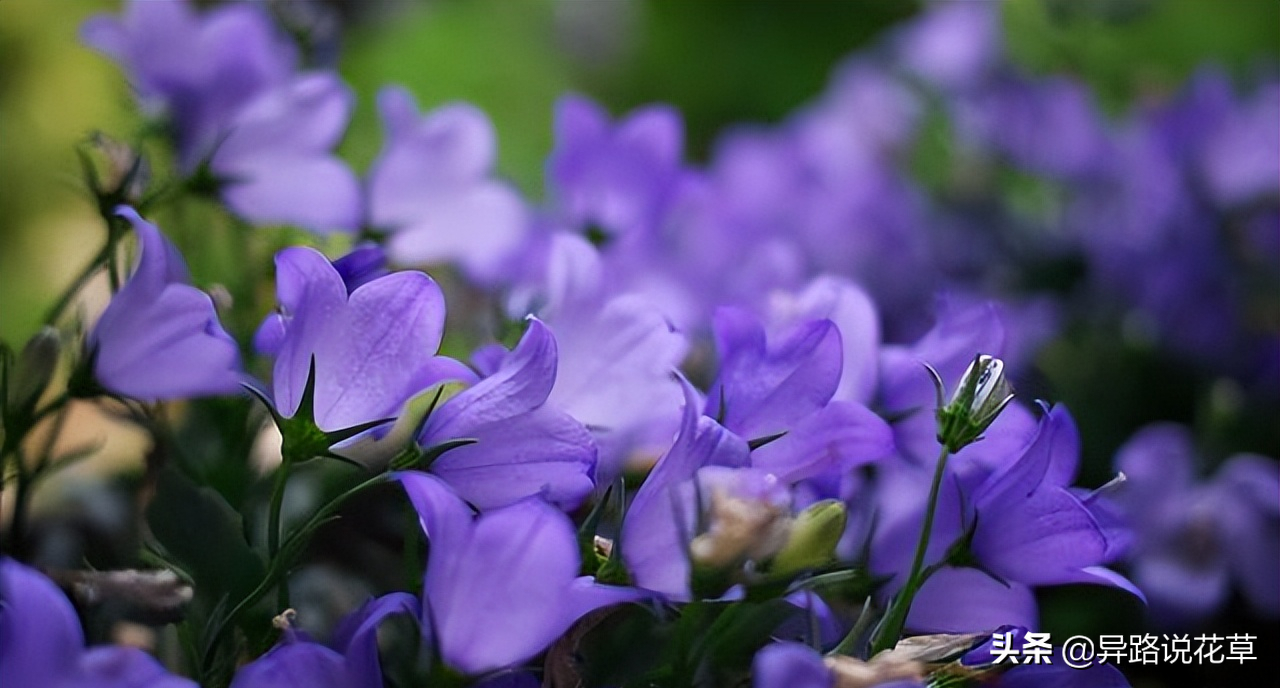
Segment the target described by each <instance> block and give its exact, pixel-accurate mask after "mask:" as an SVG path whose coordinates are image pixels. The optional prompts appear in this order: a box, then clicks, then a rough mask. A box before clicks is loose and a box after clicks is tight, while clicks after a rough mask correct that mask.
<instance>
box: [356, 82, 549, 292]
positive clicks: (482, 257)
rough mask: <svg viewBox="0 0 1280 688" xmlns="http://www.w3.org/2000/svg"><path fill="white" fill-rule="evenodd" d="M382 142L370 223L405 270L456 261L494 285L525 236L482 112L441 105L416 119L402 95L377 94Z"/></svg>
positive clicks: (516, 199) (523, 215)
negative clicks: (499, 170) (383, 235)
mask: <svg viewBox="0 0 1280 688" xmlns="http://www.w3.org/2000/svg"><path fill="white" fill-rule="evenodd" d="M378 109H379V111H380V112H381V115H382V124H383V128H384V129H385V130H386V141H385V142H384V144H383V147H382V152H381V153H380V154H379V156H378V159H377V160H375V161H374V163H373V167H372V168H371V169H370V171H369V180H368V193H369V209H368V216H369V223H370V224H371V225H372V226H373V227H374V228H376V229H378V230H381V231H385V232H387V233H388V234H389V237H388V240H387V251H388V253H389V254H390V256H391V257H392V259H393V260H395V261H396V262H399V263H404V264H421V263H437V262H444V261H451V262H455V263H457V264H459V265H461V266H462V268H463V269H464V270H466V271H467V274H468V275H469V276H470V277H472V278H473V279H477V280H481V281H492V280H494V279H496V278H497V277H498V276H499V274H498V270H499V268H501V267H502V266H503V263H504V261H505V260H506V259H507V257H508V256H509V254H511V253H512V251H514V250H515V249H516V248H517V247H518V246H519V245H520V244H521V242H522V240H523V239H524V237H525V235H526V234H527V232H528V225H529V218H528V217H527V215H528V212H527V210H526V209H525V206H524V202H523V200H522V199H521V198H520V196H519V194H518V193H517V192H516V190H515V189H514V188H513V187H512V186H511V185H510V184H507V183H506V182H503V181H500V180H498V179H497V178H495V176H494V173H493V165H494V160H495V158H496V156H497V151H496V146H497V143H496V136H495V134H494V131H493V125H492V124H491V123H490V122H489V119H488V118H487V117H486V116H485V114H484V113H483V112H481V111H480V110H478V109H476V108H474V107H472V106H470V105H465V104H454V105H446V106H444V107H442V108H439V109H437V110H434V111H432V112H430V113H427V115H426V116H425V117H424V116H420V115H419V114H418V108H417V105H416V104H415V103H414V102H413V97H412V96H411V95H410V94H409V93H408V92H407V91H405V90H404V89H400V88H385V89H383V90H382V92H381V93H379V94H378Z"/></svg>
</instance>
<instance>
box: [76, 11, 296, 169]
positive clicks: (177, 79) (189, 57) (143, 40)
mask: <svg viewBox="0 0 1280 688" xmlns="http://www.w3.org/2000/svg"><path fill="white" fill-rule="evenodd" d="M80 33H81V38H82V40H84V42H85V43H87V44H88V45H90V46H91V47H93V48H96V49H97V50H100V51H102V52H103V53H105V54H106V55H108V56H110V57H111V58H112V59H114V60H116V61H117V62H119V63H120V65H121V66H122V67H124V69H125V71H126V72H127V73H128V76H129V81H130V83H131V84H133V86H134V88H136V89H137V90H138V95H139V96H140V98H141V99H142V103H143V105H144V107H148V108H149V109H151V110H152V111H153V113H154V114H159V115H164V116H166V117H168V118H169V121H170V122H171V123H172V125H173V127H174V129H175V135H176V138H177V148H178V159H179V163H180V167H182V169H183V170H184V171H185V172H187V173H190V172H193V171H194V170H195V169H196V167H197V166H198V165H199V164H200V163H201V162H203V161H204V160H205V159H207V158H208V156H209V155H210V154H211V153H212V152H213V149H214V147H215V146H216V145H217V144H218V143H219V141H220V140H221V139H222V137H223V136H224V135H225V134H226V133H227V131H228V130H229V128H230V127H231V124H232V121H233V120H234V119H235V117H236V115H237V113H238V112H239V111H240V110H241V108H243V107H244V106H245V105H246V104H248V103H249V102H250V101H252V100H253V99H254V98H256V97H258V96H259V95H261V94H262V93H265V92H267V91H269V90H272V89H273V88H275V87H277V86H283V85H284V84H285V83H286V82H288V81H289V79H290V78H291V77H292V76H293V73H294V69H295V67H296V63H297V55H296V50H295V48H294V46H293V43H292V42H291V41H290V40H289V39H288V38H287V37H286V36H283V35H282V34H281V33H279V32H278V31H277V30H276V28H275V26H274V24H273V22H272V20H271V17H270V15H268V14H267V12H266V11H265V10H264V9H263V7H262V6H261V5H255V4H251V3H234V4H229V5H224V6H221V7H218V8H216V9H212V10H210V11H208V12H204V13H201V14H197V13H196V12H195V11H193V9H192V8H191V6H190V5H189V4H188V3H187V2H185V1H182V0H178V1H174V2H152V1H150V0H130V1H129V2H128V4H127V5H126V7H125V10H124V14H123V15H122V16H120V17H112V16H108V15H96V16H94V17H92V18H90V19H89V20H88V21H86V22H85V23H84V25H83V26H82V27H81V32H80Z"/></svg>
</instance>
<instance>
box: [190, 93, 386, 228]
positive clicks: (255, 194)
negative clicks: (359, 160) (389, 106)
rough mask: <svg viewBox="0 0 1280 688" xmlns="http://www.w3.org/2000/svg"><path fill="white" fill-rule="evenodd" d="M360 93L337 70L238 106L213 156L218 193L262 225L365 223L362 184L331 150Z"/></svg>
mask: <svg viewBox="0 0 1280 688" xmlns="http://www.w3.org/2000/svg"><path fill="white" fill-rule="evenodd" d="M353 104H354V97H353V96H352V94H351V90H350V89H349V88H348V87H347V86H346V84H344V83H342V80H341V79H340V78H339V77H338V76H337V75H336V74H331V73H327V72H326V73H309V74H301V75H298V76H297V77H295V78H294V79H292V80H290V81H289V82H287V83H285V84H282V85H281V86H279V87H277V88H274V89H272V90H270V91H265V92H263V93H262V94H260V95H259V96H258V97H257V98H255V99H254V100H252V101H250V102H249V103H247V104H246V105H245V106H244V107H242V108H241V109H239V110H238V111H237V112H236V114H235V117H234V118H233V119H232V121H231V122H230V123H229V125H228V128H227V129H226V131H225V132H223V133H222V135H221V137H220V142H219V143H218V145H217V147H216V148H215V149H214V151H213V156H212V158H211V159H210V160H209V170H210V172H211V173H212V174H213V176H214V178H215V180H216V181H217V183H218V193H219V194H220V195H221V197H222V199H223V201H225V202H226V204H227V206H228V207H229V208H231V210H233V211H234V212H236V213H237V214H239V215H241V216H242V217H244V218H245V219H247V220H250V221H252V222H255V223H259V224H294V225H298V226H300V227H303V228H305V229H309V230H311V231H314V232H333V231H340V232H352V231H355V230H356V229H357V228H358V227H359V226H360V219H361V198H360V185H359V182H358V181H357V179H356V177H355V174H353V173H352V172H351V170H350V168H348V167H347V165H346V163H344V162H343V161H342V160H341V159H339V158H338V157H337V156H336V155H334V154H333V153H332V150H333V148H334V147H335V146H336V145H337V144H338V142H339V141H340V140H341V139H342V135H343V133H344V132H345V131H346V128H347V120H348V119H349V118H350V116H351V109H352V106H353Z"/></svg>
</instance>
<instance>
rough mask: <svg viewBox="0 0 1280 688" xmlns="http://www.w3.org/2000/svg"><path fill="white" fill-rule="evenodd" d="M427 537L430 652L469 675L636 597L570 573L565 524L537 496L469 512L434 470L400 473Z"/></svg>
mask: <svg viewBox="0 0 1280 688" xmlns="http://www.w3.org/2000/svg"><path fill="white" fill-rule="evenodd" d="M399 480H400V482H401V484H402V485H403V486H404V489H405V492H406V493H408V495H409V499H410V501H411V502H412V503H413V507H414V509H416V510H417V512H418V516H419V518H420V520H421V524H422V529H423V531H424V532H425V533H426V535H427V538H428V539H429V540H430V541H431V554H430V559H429V560H428V562H427V573H426V579H425V581H424V585H423V616H424V625H425V626H426V627H427V628H428V629H429V632H430V634H431V638H432V641H433V644H434V645H435V647H436V648H437V649H438V651H439V655H440V659H441V660H442V661H443V662H444V663H445V664H446V665H447V666H449V667H450V668H452V669H454V670H455V671H459V672H462V673H464V674H467V675H470V676H475V675H479V674H482V673H485V672H489V671H493V670H497V669H503V668H508V667H512V666H514V665H516V664H519V663H520V662H523V661H525V660H527V659H529V658H530V657H533V656H534V655H536V654H538V653H539V652H541V651H542V650H543V649H545V648H546V647H547V646H548V645H550V644H551V642H552V641H554V640H555V639H556V638H558V637H559V636H560V635H561V634H562V633H564V632H565V631H566V630H568V628H569V626H570V625H571V624H573V622H574V621H576V620H577V619H578V618H579V617H581V616H582V615H583V614H585V613H587V612H588V611H591V610H592V609H596V608H598V607H602V606H606V605H609V604H616V603H619V602H626V601H629V600H633V599H636V598H638V597H639V593H638V592H637V591H635V590H632V589H629V588H615V587H609V586H601V585H597V584H596V583H595V582H594V580H593V579H591V578H589V577H579V576H578V569H579V566H580V561H579V555H578V545H577V539H576V535H575V533H574V528H573V524H572V523H571V522H570V521H569V519H568V517H567V516H565V515H564V514H563V513H561V512H560V511H559V510H557V509H556V508H554V507H552V506H551V505H549V504H547V503H546V502H544V501H542V500H541V499H538V498H530V499H525V500H522V501H519V502H516V503H514V504H511V505H509V506H506V507H503V508H500V509H494V510H492V511H488V512H486V513H484V514H481V515H480V516H478V517H476V516H474V515H473V513H472V511H471V509H470V507H468V506H467V505H466V503H464V502H463V501H462V500H461V499H459V498H458V497H457V496H456V495H454V493H453V492H452V491H451V490H450V489H449V487H448V486H447V485H446V484H445V483H443V482H441V481H440V480H439V479H438V478H436V477H434V476H431V475H427V474H425V473H401V474H399Z"/></svg>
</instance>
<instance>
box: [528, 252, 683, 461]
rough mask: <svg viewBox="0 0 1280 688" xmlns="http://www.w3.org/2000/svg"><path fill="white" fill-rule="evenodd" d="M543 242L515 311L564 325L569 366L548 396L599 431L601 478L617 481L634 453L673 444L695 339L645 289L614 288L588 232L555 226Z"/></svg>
mask: <svg viewBox="0 0 1280 688" xmlns="http://www.w3.org/2000/svg"><path fill="white" fill-rule="evenodd" d="M543 248H545V251H544V252H543V253H542V254H540V255H538V256H536V257H535V258H534V261H537V262H538V265H536V266H533V268H534V269H532V270H530V273H531V274H529V275H526V276H524V277H523V278H522V279H521V280H520V281H519V282H518V283H517V285H516V286H515V288H514V289H513V290H512V295H511V297H510V299H509V304H508V313H509V314H510V315H512V316H514V317H523V316H524V315H525V314H527V313H534V314H536V315H537V316H538V318H539V319H540V320H542V321H543V322H544V323H546V325H547V326H548V327H549V328H551V331H552V332H554V333H555V338H556V344H557V346H558V348H559V352H560V355H559V366H558V370H557V373H556V383H555V386H554V387H553V388H552V390H551V396H550V397H549V398H548V401H550V402H551V403H552V404H554V405H555V406H557V407H558V408H560V409H562V410H564V411H565V412H566V413H568V414H569V415H571V416H573V417H574V418H576V419H577V420H578V421H579V422H581V423H582V424H583V425H585V426H587V428H588V429H589V430H590V431H591V433H592V435H593V436H594V437H595V440H596V444H597V446H598V447H599V450H600V456H599V462H598V464H597V469H596V475H597V481H598V482H600V483H608V482H611V481H612V480H613V478H614V477H616V476H617V475H619V474H621V473H622V472H623V470H624V469H625V468H626V465H627V464H628V463H629V462H634V463H636V464H643V465H644V466H645V467H646V468H647V467H648V465H649V464H651V463H652V461H653V459H654V458H655V457H657V456H660V455H661V454H662V452H663V451H664V450H665V449H666V448H667V447H668V446H669V445H670V444H671V438H672V436H673V435H674V434H675V430H676V427H677V426H678V425H679V423H680V402H681V399H682V397H681V394H680V384H679V383H678V382H676V380H675V378H674V377H672V375H671V371H673V370H675V369H677V368H678V367H679V365H680V363H681V361H683V360H684V356H685V352H686V351H687V350H688V341H687V340H686V338H685V336H684V334H683V333H681V332H679V331H678V330H677V329H676V328H675V327H674V326H673V325H672V323H671V322H670V321H669V320H668V319H667V318H666V317H665V316H664V314H663V312H662V311H661V310H660V309H659V308H658V307H657V306H656V305H655V304H654V303H652V302H651V301H650V300H649V299H647V298H646V297H644V296H643V295H641V294H635V293H623V294H619V295H612V293H611V292H610V291H609V290H608V288H607V287H605V286H604V285H605V284H606V279H605V274H604V273H605V269H604V265H603V264H602V261H601V257H600V255H599V253H598V252H597V251H596V249H595V248H594V247H592V246H591V244H590V243H588V242H587V240H586V239H584V238H583V237H580V236H578V235H574V234H567V233H564V232H559V233H555V234H552V235H550V236H548V237H547V238H546V246H545V247H543Z"/></svg>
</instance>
